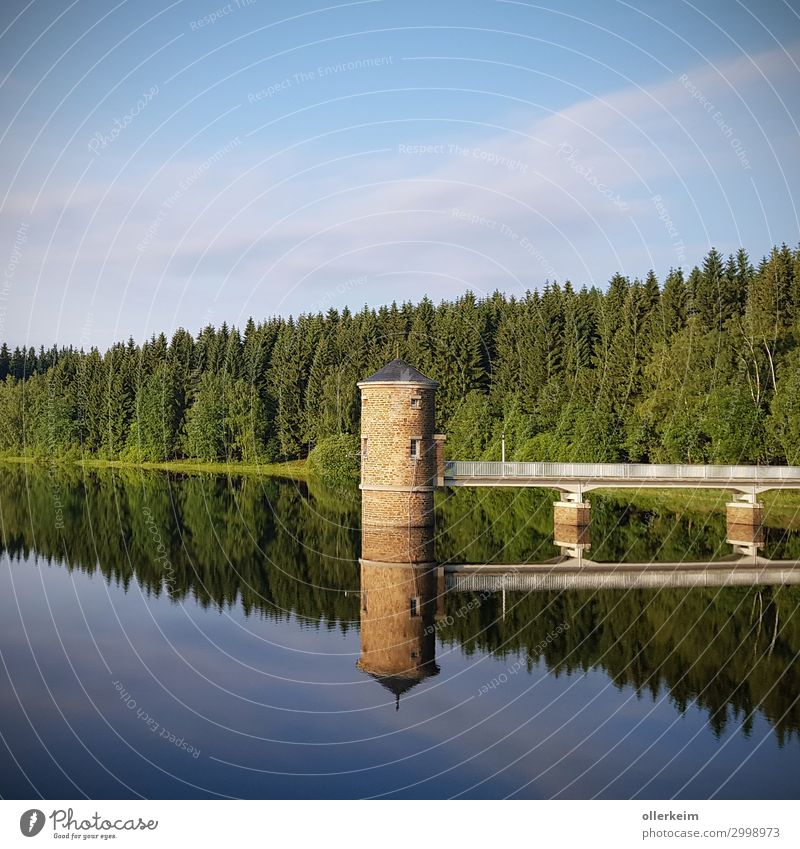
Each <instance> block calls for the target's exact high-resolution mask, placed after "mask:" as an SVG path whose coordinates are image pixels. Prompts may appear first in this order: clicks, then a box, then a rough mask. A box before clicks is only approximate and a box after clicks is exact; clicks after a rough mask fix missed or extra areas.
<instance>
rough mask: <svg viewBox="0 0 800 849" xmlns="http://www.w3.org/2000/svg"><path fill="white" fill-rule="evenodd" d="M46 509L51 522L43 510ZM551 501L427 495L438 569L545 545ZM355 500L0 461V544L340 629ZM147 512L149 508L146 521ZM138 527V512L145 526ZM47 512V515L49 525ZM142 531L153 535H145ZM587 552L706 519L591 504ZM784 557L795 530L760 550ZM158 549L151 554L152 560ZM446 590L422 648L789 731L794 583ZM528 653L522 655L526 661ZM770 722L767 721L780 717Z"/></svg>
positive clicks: (657, 539)
mask: <svg viewBox="0 0 800 849" xmlns="http://www.w3.org/2000/svg"><path fill="white" fill-rule="evenodd" d="M57 501H58V502H60V512H58V511H57V510H56V506H57ZM551 501H552V498H551V494H550V493H547V492H541V491H536V490H527V491H494V492H493V491H491V490H466V489H465V490H460V491H457V492H455V493H453V494H452V495H450V496H448V497H442V498H440V499H439V500H438V502H437V507H438V516H437V519H438V528H439V531H438V537H437V542H436V546H437V554H438V557H439V559H440V560H447V559H452V560H459V561H488V560H492V559H494V560H496V561H499V560H503V561H507V562H524V561H525V560H533V559H546V558H547V557H552V556H553V555H554V554H556V553H557V550H556V549H555V548H554V546H553V545H552V541H551V539H550V534H551V531H552V512H551ZM358 505H359V499H358V493H357V490H355V488H354V489H353V491H352V492H351V491H349V490H346V489H345V490H341V491H329V490H324V489H316V488H314V487H306V486H305V485H302V484H295V483H288V482H285V481H278V480H273V479H258V478H231V479H227V478H223V477H212V476H180V475H167V474H162V473H146V472H130V471H117V470H106V471H82V470H80V469H76V468H74V467H73V468H65V469H63V470H61V471H59V472H58V473H57V476H56V477H55V478H51V477H50V475H49V474H48V472H47V471H46V470H43V469H37V468H35V467H30V466H5V467H4V468H3V474H2V479H0V508H1V510H2V523H3V545H4V547H5V549H6V550H7V551H8V553H9V555H10V556H11V558H12V559H13V558H18V557H23V556H24V557H28V556H32V555H35V556H37V557H43V558H45V559H47V560H48V561H50V560H56V561H60V562H65V563H66V564H67V566H68V568H71V569H75V568H77V569H81V570H83V571H85V572H88V573H97V572H99V573H100V574H102V575H103V576H104V577H105V578H106V580H108V581H109V582H112V581H113V582H114V583H117V584H119V585H121V586H123V587H126V588H127V587H128V586H129V585H130V584H131V582H132V581H134V580H135V581H136V582H138V584H139V585H140V586H142V587H143V588H144V589H145V590H146V591H147V592H150V593H152V594H154V595H161V594H167V595H169V596H170V597H171V598H174V599H182V598H194V599H196V600H197V601H198V603H200V604H201V605H204V606H217V607H224V606H231V605H241V606H242V608H243V609H244V610H245V611H246V612H247V613H259V614H261V615H265V616H271V617H282V616H287V615H289V614H290V613H294V614H296V615H298V616H300V617H302V618H303V619H304V620H306V621H308V622H309V623H316V624H317V625H318V626H324V627H328V628H336V627H338V628H341V629H342V630H346V629H347V628H349V627H350V625H351V624H352V623H354V622H357V621H358V617H359V600H358V597H357V596H356V594H355V593H348V594H347V595H345V592H344V591H346V590H356V589H357V588H358V564H357V559H358V554H359V544H360V543H359V530H358V526H359V524H360V517H359V512H358ZM148 511H149V512H148ZM148 517H150V518H149V520H148ZM62 519H63V522H62ZM153 528H155V529H156V531H155V533H156V534H157V538H156V537H154V531H153ZM592 531H593V534H592V542H593V549H592V556H593V558H596V559H598V560H601V559H602V560H613V559H614V557H615V556H620V555H625V556H626V558H627V559H629V560H637V559H638V560H645V561H646V560H648V559H650V558H651V557H652V556H653V553H654V551H655V550H656V549H657V548H659V546H660V550H659V555H658V556H659V559H664V560H668V559H676V560H677V559H682V558H685V559H702V558H703V557H709V556H713V555H714V553H715V552H717V551H720V552H724V551H727V550H728V549H727V547H725V546H724V538H725V520H724V514H722V515H717V514H710V515H709V514H692V513H685V512H683V513H678V514H672V513H669V512H667V511H663V512H660V513H656V512H652V513H651V514H648V515H646V516H645V515H644V511H637V510H635V509H629V510H628V511H627V512H625V511H623V510H622V509H621V508H620V507H618V506H614V505H612V504H611V503H610V501H608V500H603V499H601V498H600V497H595V496H593V508H592ZM770 536H772V538H773V540H772V549H773V550H774V551H776V552H778V553H779V555H780V556H783V557H790V556H797V555H798V552H797V548H798V545H799V544H800V540H799V539H798V537H797V535H795V536H793V537H791V538H790V539H789V540H788V542H785V543H783V544H781V545H778V543H777V542H776V540H777V539H778V538H779V537H780V536H781V532H780V531H778V530H776V529H767V546H765V550H768V549H769V548H770V545H771V543H770ZM159 542H161V543H163V545H164V547H165V550H166V558H165V559H160V557H159V551H158V544H159ZM469 600H470V599H469V597H468V596H466V595H465V594H459V595H454V596H448V597H447V599H446V605H447V613H450V614H452V616H453V624H452V625H449V626H447V625H445V624H441V623H440V625H439V627H438V630H437V634H438V637H439V638H440V639H443V640H444V641H445V642H448V643H452V644H460V645H461V646H463V649H464V651H466V652H467V653H472V652H475V651H489V652H494V653H497V654H501V655H516V654H522V655H523V656H524V655H530V654H531V653H532V652H533V649H534V647H535V646H536V645H537V644H538V643H540V641H541V639H542V637H543V636H545V635H546V634H547V633H548V632H550V631H554V630H555V629H556V628H557V627H558V625H560V624H562V623H564V622H567V623H568V624H569V626H570V627H569V629H568V630H567V631H566V632H564V633H562V634H560V635H559V637H558V638H557V639H556V640H555V641H553V642H552V643H551V644H550V645H548V646H547V648H546V649H545V650H544V652H543V654H542V658H543V660H544V662H545V663H546V664H547V666H548V668H549V669H551V670H552V671H553V673H554V674H555V675H561V674H573V673H580V672H583V671H584V670H588V669H591V668H600V669H602V670H604V671H605V672H606V674H608V675H609V676H610V678H611V679H612V680H613V681H614V682H615V684H617V685H618V686H620V687H622V686H632V687H634V688H635V689H636V690H637V691H638V692H639V693H640V694H644V693H646V692H648V691H649V692H650V693H651V694H652V695H654V696H655V695H656V694H658V693H660V692H664V690H665V689H666V690H669V693H670V698H671V699H672V701H673V702H674V704H675V705H676V707H677V708H678V709H679V710H685V709H686V708H687V706H689V705H690V704H691V703H693V702H694V703H696V704H697V705H699V706H700V707H701V708H703V709H704V710H706V711H708V713H709V715H710V721H711V723H712V726H713V727H714V728H715V730H716V731H718V732H721V731H722V729H723V728H724V727H725V725H726V723H727V722H728V721H730V719H731V718H732V717H739V718H742V717H746V719H745V723H744V724H745V729H749V728H750V727H752V722H753V719H752V714H753V712H754V711H760V712H762V713H763V715H764V716H765V717H766V718H767V719H768V720H769V721H770V722H771V723H772V724H773V725H774V726H775V728H776V732H777V734H778V736H779V738H780V739H781V741H783V740H784V739H785V738H786V737H787V735H789V734H792V733H798V730H799V729H800V706H798V702H797V699H798V692H800V678H799V677H798V663H797V662H796V660H795V657H796V654H797V653H798V651H800V612H798V611H797V610H796V608H797V606H798V604H800V587H761V588H752V589H748V588H744V587H728V588H723V589H695V590H691V591H689V590H685V589H664V590H659V591H652V590H643V589H642V590H630V591H613V590H604V591H596V592H590V591H570V592H561V593H554V592H550V593H528V594H523V593H515V594H512V593H509V594H508V596H507V599H506V615H505V618H503V616H502V613H501V606H500V605H501V602H500V599H499V598H498V597H490V598H488V599H486V600H484V601H483V602H482V603H480V604H477V603H476V604H475V606H474V607H473V606H470V605H469V604H468V601H469ZM538 659H539V658H538V657H534V658H531V662H534V661H536V660H538ZM784 714H786V715H785V717H784V718H783V719H781V717H782V716H783V715H784Z"/></svg>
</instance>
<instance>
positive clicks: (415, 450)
mask: <svg viewBox="0 0 800 849" xmlns="http://www.w3.org/2000/svg"><path fill="white" fill-rule="evenodd" d="M421 442H422V440H421V439H419V438H415V439H412V440H411V459H412V460H419V449H420V443H421Z"/></svg>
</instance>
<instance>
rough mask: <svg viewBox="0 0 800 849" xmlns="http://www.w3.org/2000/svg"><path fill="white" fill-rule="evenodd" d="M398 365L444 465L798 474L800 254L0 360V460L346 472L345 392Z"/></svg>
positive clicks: (5, 351)
mask: <svg viewBox="0 0 800 849" xmlns="http://www.w3.org/2000/svg"><path fill="white" fill-rule="evenodd" d="M397 356H399V357H402V358H404V359H406V360H407V361H408V362H409V363H411V364H412V365H414V366H415V367H417V368H418V369H420V370H421V371H422V372H424V373H425V374H427V375H429V376H430V377H433V378H435V379H436V380H438V381H440V383H441V387H440V389H439V393H438V399H437V428H438V429H439V430H440V431H442V432H444V433H447V434H448V441H447V443H446V451H447V455H448V456H449V457H451V458H458V459H498V458H499V455H500V435H501V433H505V437H506V446H507V457H508V458H509V459H518V460H552V461H568V460H574V461H592V462H603V461H617V460H630V461H638V462H687V463H689V462H690V463H699V462H718V463H733V462H742V463H790V464H794V463H800V247H798V248H796V249H791V248H789V247H787V246H786V245H782V246H781V247H776V248H774V249H773V250H772V251H771V252H770V254H769V256H767V257H764V258H763V259H762V260H761V261H760V262H758V264H757V266H756V265H754V264H753V263H752V262H751V260H750V258H749V256H748V254H747V252H746V251H745V250H744V249H742V250H739V251H738V252H737V253H736V254H735V255H731V256H729V257H727V258H725V257H724V256H723V255H722V254H721V253H720V252H718V251H717V250H715V249H712V250H710V251H709V253H708V254H707V255H706V257H705V258H704V259H703V261H702V263H701V264H700V265H699V266H696V267H694V268H693V269H692V270H691V271H690V272H689V273H688V274H685V273H684V272H683V271H682V270H680V269H672V270H670V271H669V273H668V274H667V275H666V277H665V279H664V280H663V281H660V280H659V279H658V278H657V277H656V275H655V274H654V273H653V272H652V271H651V272H649V273H648V274H646V275H645V277H644V279H638V278H636V279H630V278H629V277H625V276H622V275H621V274H615V275H614V276H613V277H612V279H611V280H610V282H609V283H608V286H607V287H606V288H605V289H600V288H598V287H591V288H589V287H586V286H583V287H580V288H578V287H577V286H574V285H573V284H571V283H570V282H568V281H566V282H563V283H556V282H548V283H547V284H546V285H544V286H543V287H542V288H541V291H533V290H532V291H528V292H525V293H524V294H522V293H521V294H520V295H519V296H509V295H505V294H502V293H500V292H494V293H493V294H490V295H487V296H484V297H478V296H476V295H475V294H473V293H467V294H465V295H463V296H461V297H459V298H457V299H455V300H453V301H443V302H441V303H439V304H435V303H433V302H432V301H431V300H430V299H429V298H424V299H423V300H421V301H420V302H419V303H417V304H412V303H408V302H406V303H402V304H400V305H398V304H397V303H393V304H392V305H391V306H383V307H380V308H379V309H374V308H369V307H364V308H363V309H361V310H360V311H358V312H351V311H350V310H349V309H343V310H341V311H338V310H335V309H330V310H328V312H327V313H325V314H322V313H310V314H302V315H299V316H297V317H277V316H276V317H272V318H269V319H266V320H263V321H260V322H256V321H254V320H253V319H252V318H251V319H250V320H249V321H248V322H247V324H246V326H245V327H244V328H243V329H240V328H237V327H229V326H228V325H227V324H222V326H221V327H219V328H214V327H211V326H209V327H205V328H203V329H202V330H201V331H200V332H199V333H198V334H197V336H196V337H195V336H193V335H192V334H191V333H189V332H188V331H186V330H183V329H179V330H177V331H176V332H175V333H174V334H173V335H172V338H171V339H168V338H167V336H166V335H165V334H160V335H157V336H153V337H152V338H151V339H149V340H148V341H146V342H144V343H143V344H137V343H136V342H134V340H133V339H130V340H129V341H128V342H127V343H124V342H120V343H117V344H115V345H113V346H112V347H111V348H110V349H109V350H107V351H105V352H102V351H100V350H98V349H97V348H91V349H90V350H86V351H85V350H76V349H74V348H72V347H53V348H51V349H49V350H47V349H44V348H40V349H39V351H38V352H37V351H36V350H35V349H33V348H31V349H27V350H26V349H24V348H23V349H20V348H17V349H14V350H13V351H12V350H10V349H9V347H8V345H6V344H3V346H2V348H0V454H3V455H5V456H15V457H19V456H29V457H50V458H53V457H58V458H75V459H79V458H87V457H89V458H98V459H107V460H113V459H120V460H127V461H130V462H146V461H151V462H161V461H169V460H178V459H183V458H192V459H199V460H208V461H211V460H225V461H233V462H246V463H267V462H272V461H275V460H281V459H295V458H303V457H306V456H308V454H309V452H310V451H312V449H315V448H317V449H318V450H317V452H315V453H316V454H317V455H318V456H323V457H324V456H326V454H325V447H326V446H327V449H328V451H327V456H330V457H334V458H335V457H337V456H338V457H342V456H345V457H347V458H349V459H350V460H352V463H353V465H354V466H355V464H356V463H357V453H358V452H357V441H356V439H355V434H357V432H358V418H359V398H358V391H357V388H356V385H355V384H356V381H357V380H359V379H361V378H363V377H365V376H367V375H369V374H370V373H372V372H373V371H376V370H377V369H378V368H380V367H381V366H382V365H384V364H385V363H386V362H387V361H389V360H391V359H393V358H394V357H397Z"/></svg>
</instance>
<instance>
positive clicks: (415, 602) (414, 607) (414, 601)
mask: <svg viewBox="0 0 800 849" xmlns="http://www.w3.org/2000/svg"><path fill="white" fill-rule="evenodd" d="M409 601H410V608H411V615H412V616H419V596H416V595H413V596H411V598H410V599H409Z"/></svg>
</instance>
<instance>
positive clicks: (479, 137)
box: [0, 0, 800, 347]
mask: <svg viewBox="0 0 800 849" xmlns="http://www.w3.org/2000/svg"><path fill="white" fill-rule="evenodd" d="M220 5H224V4H220ZM318 5H319V4H313V3H310V2H308V0H293V2H291V3H289V2H283V3H274V2H273V3H264V2H254V3H251V4H241V8H240V7H236V8H235V9H234V11H233V12H232V13H231V14H227V15H224V16H223V17H222V18H221V20H219V21H217V22H215V23H213V24H212V25H205V26H203V25H198V21H199V20H200V19H202V18H203V16H204V15H207V14H208V13H209V11H210V9H209V6H213V4H198V3H189V4H187V3H179V4H172V5H170V6H165V5H164V4H162V3H160V2H156V0H141V2H138V3H136V4H121V5H119V6H117V7H114V8H110V7H108V6H107V5H106V4H103V3H100V2H98V0H89V2H82V3H80V4H72V5H71V6H69V7H68V8H67V7H65V8H64V9H61V7H60V4H41V3H34V4H26V3H24V2H23V0H7V2H6V3H4V6H3V9H4V12H5V16H4V17H5V21H6V23H5V24H4V27H5V26H6V24H9V29H8V30H7V31H6V32H5V34H4V35H3V37H2V38H0V79H2V80H3V82H4V85H3V86H2V87H1V88H0V107H2V109H3V115H4V116H5V118H6V121H5V127H4V129H7V132H5V133H3V134H2V138H0V154H2V157H0V162H2V165H0V188H2V195H3V198H4V203H3V205H2V210H3V211H2V215H0V222H2V224H3V232H4V233H5V234H6V235H5V237H4V245H3V247H2V256H3V262H5V258H6V257H8V256H10V255H11V254H12V250H13V242H14V236H13V234H14V233H15V232H16V231H17V229H18V227H19V226H20V224H22V223H25V224H27V225H28V227H29V232H28V236H27V241H26V243H25V245H24V249H23V250H22V256H21V259H20V264H19V266H18V268H17V271H16V275H15V278H14V281H13V285H12V287H11V289H10V291H9V293H8V295H9V297H8V316H7V324H6V326H7V328H8V329H9V333H10V334H11V339H10V341H11V343H12V344H21V343H24V342H26V341H27V342H28V343H30V344H34V345H38V344H40V343H44V344H50V343H52V342H53V341H54V340H57V341H58V342H59V343H64V344H69V343H73V344H78V343H80V344H83V345H84V346H86V345H89V344H98V345H99V346H101V347H105V346H106V345H108V344H109V343H110V342H111V341H113V340H117V339H125V338H127V337H128V336H129V335H133V336H134V337H135V338H137V339H141V338H142V337H146V336H148V335H149V334H150V333H152V332H154V331H160V330H166V331H168V332H169V331H170V330H172V329H173V328H174V327H175V326H177V325H185V326H187V327H189V328H190V329H191V330H193V331H196V330H197V329H198V328H199V327H200V326H201V325H202V324H204V323H208V322H210V321H211V322H215V323H217V324H221V323H222V321H223V320H227V321H228V322H229V323H231V322H233V323H237V324H244V322H245V320H246V318H247V316H248V315H250V314H251V313H252V314H253V315H255V316H257V317H259V318H261V317H264V316H268V315H271V314H273V313H275V312H279V313H284V314H286V313H289V312H292V313H294V314H297V313H299V312H301V311H313V310H317V309H322V310H323V311H324V310H325V309H327V307H328V306H336V307H341V306H343V305H344V304H348V305H349V306H351V307H352V308H355V309H357V308H359V307H360V306H361V305H362V304H364V303H369V304H371V305H379V304H382V303H386V302H391V301H392V300H393V299H394V298H402V297H408V298H410V299H414V300H416V299H419V298H420V297H421V296H422V295H423V294H424V293H428V294H429V295H431V296H432V297H433V298H434V300H438V299H439V298H444V297H452V296H454V295H457V294H459V293H461V292H463V291H464V290H465V289H467V288H472V289H474V290H475V291H477V292H487V291H492V290H494V289H495V288H500V289H501V290H504V291H507V292H509V293H512V294H519V293H520V292H521V291H524V290H525V289H526V288H536V287H541V286H542V285H543V284H544V282H545V280H546V279H547V278H550V279H552V278H553V277H557V278H558V279H559V280H562V281H563V280H565V279H571V280H572V281H573V282H574V283H575V284H576V285H578V286H580V285H581V284H583V283H586V284H589V285H591V284H598V285H601V286H603V285H605V283H606V281H607V280H608V279H609V277H610V275H611V274H612V273H613V272H615V271H622V272H624V273H626V274H630V275H631V276H644V274H645V273H646V272H647V270H648V269H649V268H650V267H653V268H654V269H655V270H656V271H657V273H658V274H659V275H660V276H661V277H662V279H663V276H664V275H665V273H666V272H667V270H668V269H669V268H670V266H675V265H684V266H691V265H692V264H694V263H695V262H698V261H699V260H700V258H701V257H702V255H703V254H704V253H705V252H706V251H707V249H708V247H709V246H710V245H712V244H714V245H716V246H717V247H718V248H719V249H720V250H722V251H723V252H726V253H727V252H729V251H734V250H736V249H737V248H738V247H739V246H740V245H745V246H746V247H747V248H748V249H749V250H750V251H751V253H752V255H753V259H754V260H755V262H756V263H757V262H758V260H759V259H760V257H761V255H762V254H764V253H765V252H767V251H768V250H769V248H770V246H771V245H772V244H773V243H780V242H782V241H786V242H787V243H789V244H794V243H796V241H797V231H798V213H797V209H796V206H795V201H794V197H795V196H796V194H797V185H798V168H799V167H800V158H798V157H797V126H796V122H795V117H794V116H796V115H797V114H798V111H800V110H799V109H798V106H800V103H799V102H798V98H800V86H798V84H797V82H798V80H797V75H798V69H797V64H796V63H797V59H798V44H799V43H800V21H799V20H798V16H797V12H796V9H794V8H793V6H792V4H788V3H787V4H782V3H769V4H763V3H756V2H752V0H751V2H745V3H737V4H730V3H725V2H724V0H708V2H705V3H702V4H699V5H698V4H689V3H683V4H664V3H659V2H656V0H647V2H644V3H639V4H636V6H635V7H634V6H629V5H626V4H614V5H613V6H608V5H606V4H597V3H592V2H589V0H568V2H563V3H559V4H558V8H557V9H555V10H548V9H543V8H541V7H536V6H535V5H534V4H527V3H489V2H485V3H484V2H476V3H463V2H458V0H442V2H437V3H430V2H426V0H388V2H379V3H375V2H353V3H347V4H339V5H338V6H336V5H334V6H329V7H328V8H327V10H325V11H322V12H319V11H318V12H316V13H314V14H307V13H308V12H311V11H312V10H314V9H315V7H316V6H318ZM323 5H324V4H323ZM23 9H24V11H23ZM17 13H20V14H19V16H18V17H16V16H17ZM12 21H13V24H12V23H11V22H12ZM350 62H353V63H359V62H360V63H361V65H354V66H353V68H351V69H348V66H347V63H350ZM337 67H338V68H342V67H343V68H344V70H337ZM321 69H322V70H321ZM325 69H333V72H330V71H326V70H325ZM684 75H685V78H684V79H683V80H682V77H684ZM287 81H288V83H287ZM154 87H157V94H155V95H154V96H153V97H152V98H151V99H150V100H149V102H147V103H146V104H145V105H144V106H143V107H138V106H137V103H138V102H139V101H140V100H142V96H143V94H144V93H147V92H150V91H151V90H152V89H153V88H154ZM134 110H135V112H136V114H133V112H134ZM129 116H132V118H130V119H129ZM116 122H120V123H124V128H123V129H122V131H120V132H118V133H117V134H116V136H115V137H113V138H111V136H112V133H113V132H114V129H115V126H116ZM98 137H99V138H101V139H103V140H104V146H103V147H102V148H99V149H98V148H97V145H96V144H95V146H94V147H95V150H94V152H93V150H92V149H91V148H90V145H91V144H92V142H93V140H96V139H97V138H98ZM420 146H421V147H422V150H421V151H420ZM489 156H491V157H492V159H491V160H489V159H488V158H487V157H489ZM656 197H658V198H659V200H658V201H656V200H654V198H656ZM454 210H460V211H461V212H462V213H464V215H466V216H467V217H466V218H465V217H463V215H460V214H454ZM471 215H474V216H477V217H478V219H482V222H483V223H480V221H479V223H472V219H470V218H469V216H471ZM487 222H488V223H487Z"/></svg>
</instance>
